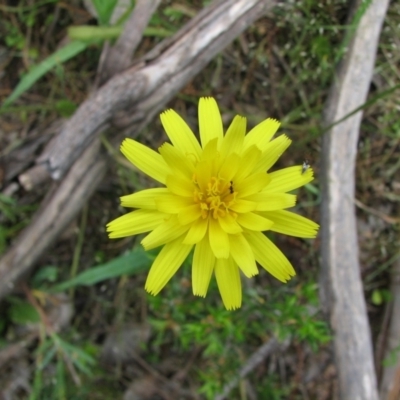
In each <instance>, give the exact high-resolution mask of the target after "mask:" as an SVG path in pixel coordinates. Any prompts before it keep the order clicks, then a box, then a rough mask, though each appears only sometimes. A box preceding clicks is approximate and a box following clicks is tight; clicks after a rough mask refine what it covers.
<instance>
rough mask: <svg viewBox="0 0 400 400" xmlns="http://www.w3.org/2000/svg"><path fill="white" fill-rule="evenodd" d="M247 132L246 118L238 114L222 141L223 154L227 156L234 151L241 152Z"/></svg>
mask: <svg viewBox="0 0 400 400" xmlns="http://www.w3.org/2000/svg"><path fill="white" fill-rule="evenodd" d="M245 134H246V118H244V117H241V116H240V115H236V116H235V118H234V119H233V121H232V123H231V125H230V126H229V128H228V130H227V131H226V133H225V136H224V139H223V141H222V145H221V150H220V151H221V156H222V157H223V158H225V157H227V156H228V155H229V154H232V153H236V154H241V153H242V149H243V142H244V136H245Z"/></svg>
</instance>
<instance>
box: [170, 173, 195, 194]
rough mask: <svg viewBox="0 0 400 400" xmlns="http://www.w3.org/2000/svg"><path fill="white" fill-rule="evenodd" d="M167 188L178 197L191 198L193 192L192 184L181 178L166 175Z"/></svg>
mask: <svg viewBox="0 0 400 400" xmlns="http://www.w3.org/2000/svg"><path fill="white" fill-rule="evenodd" d="M165 183H166V185H167V188H168V189H169V190H170V191H171V193H174V194H176V195H178V196H183V197H190V198H193V193H194V190H195V185H194V183H193V182H192V181H191V180H190V179H188V178H184V177H183V176H177V175H168V176H167V180H166V182H165Z"/></svg>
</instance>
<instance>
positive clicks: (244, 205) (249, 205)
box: [229, 199, 257, 213]
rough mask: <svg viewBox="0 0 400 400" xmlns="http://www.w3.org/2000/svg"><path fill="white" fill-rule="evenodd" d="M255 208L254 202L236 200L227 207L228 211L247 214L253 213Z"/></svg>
mask: <svg viewBox="0 0 400 400" xmlns="http://www.w3.org/2000/svg"><path fill="white" fill-rule="evenodd" d="M256 207H257V204H256V203H255V202H254V201H248V200H243V199H237V200H235V203H234V204H233V205H232V206H230V207H229V209H230V210H232V211H235V212H237V213H247V212H250V211H254V210H255V209H256Z"/></svg>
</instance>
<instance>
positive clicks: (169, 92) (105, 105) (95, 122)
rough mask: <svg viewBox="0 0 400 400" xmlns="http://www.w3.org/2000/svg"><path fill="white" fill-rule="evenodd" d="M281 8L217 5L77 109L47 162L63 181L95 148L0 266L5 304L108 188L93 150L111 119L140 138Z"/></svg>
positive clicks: (263, 0)
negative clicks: (98, 191)
mask: <svg viewBox="0 0 400 400" xmlns="http://www.w3.org/2000/svg"><path fill="white" fill-rule="evenodd" d="M275 4H277V0H252V1H245V0H240V1H238V0H229V1H225V2H223V3H221V2H218V3H217V4H212V5H211V6H209V7H207V8H205V9H204V10H203V11H202V12H201V13H200V14H199V15H198V16H196V17H195V18H194V19H193V20H191V21H190V22H189V23H188V24H187V25H186V26H185V27H184V28H183V29H182V30H181V31H180V32H178V33H177V35H175V38H176V41H172V42H171V40H169V41H167V42H166V43H164V44H161V45H159V46H157V47H156V48H155V49H154V50H153V51H152V52H151V53H150V54H148V55H147V57H145V59H146V60H147V61H142V62H141V63H140V64H138V65H136V66H134V67H132V68H130V69H129V70H127V71H125V72H124V73H122V74H120V75H117V76H116V77H114V78H112V79H110V80H109V81H108V82H107V83H106V84H105V85H104V86H103V87H101V88H100V89H99V90H98V91H97V92H95V93H94V94H93V95H92V96H91V97H90V98H89V99H88V100H87V101H86V102H84V103H83V104H82V105H81V106H80V107H79V109H78V110H77V111H76V113H75V114H74V116H73V117H72V118H71V119H70V120H69V121H68V122H67V123H66V125H65V126H64V129H63V130H62V132H61V135H60V136H59V137H58V138H57V140H56V142H55V143H54V145H52V149H53V150H50V149H49V148H48V149H47V150H46V152H45V154H44V155H43V157H42V161H43V163H44V165H47V166H48V167H49V168H50V170H51V171H52V173H53V177H62V176H63V175H64V173H65V171H66V169H67V168H68V167H69V166H70V165H71V163H73V161H74V160H75V159H77V157H78V156H79V153H81V152H82V150H84V149H85V147H86V146H88V145H89V147H88V148H87V150H86V151H85V153H83V155H81V156H80V158H79V159H78V160H77V161H75V164H74V165H73V167H72V168H71V171H70V172H68V174H67V175H66V176H65V178H64V179H63V181H62V183H61V185H60V186H59V187H58V188H54V190H53V191H52V193H49V194H48V196H47V197H46V199H45V201H44V202H43V203H42V205H41V207H40V209H39V210H38V211H37V213H36V215H35V217H34V220H33V221H32V223H31V224H30V226H29V227H28V228H26V229H25V230H24V231H23V232H22V233H21V234H20V235H19V236H18V237H17V239H16V241H15V244H14V245H13V246H12V247H11V248H10V249H9V250H8V252H7V253H6V254H5V255H4V256H3V258H2V259H0V299H1V298H3V297H4V296H5V295H6V294H7V293H9V292H10V291H11V290H12V289H13V288H14V286H15V284H16V282H18V280H19V279H20V278H21V277H22V276H23V275H24V274H25V273H27V272H28V271H29V270H30V269H31V268H32V266H33V264H34V263H35V262H36V261H37V260H38V258H39V257H40V256H41V254H43V252H44V251H45V250H46V249H48V248H49V246H50V245H51V244H52V243H53V242H54V241H55V240H56V238H57V237H58V235H59V234H60V233H61V232H62V231H63V230H64V228H65V227H66V225H67V224H68V223H69V222H70V221H71V220H72V219H73V218H74V217H75V216H76V214H77V213H78V212H79V210H80V208H81V207H82V205H83V204H84V203H85V201H86V200H87V199H88V198H89V197H90V195H91V194H92V193H93V191H94V190H95V188H96V186H97V184H98V183H99V182H100V181H101V180H102V178H103V176H104V174H105V164H106V161H107V160H106V157H104V156H102V157H98V142H97V140H95V141H94V142H93V143H94V144H92V145H90V143H91V142H92V141H93V139H94V138H95V137H96V134H98V133H99V132H100V131H101V129H104V128H105V127H107V126H108V125H110V123H111V119H112V118H113V119H114V121H116V120H117V119H118V118H119V120H120V121H119V123H120V125H123V126H128V127H129V128H128V129H126V132H125V133H128V132H129V133H130V134H131V136H134V135H135V134H137V132H139V131H140V130H141V129H142V128H143V127H145V126H146V125H147V124H148V123H149V121H151V120H152V118H153V117H154V115H155V114H156V113H158V112H159V111H160V110H161V109H162V108H163V107H164V106H165V104H166V103H167V102H168V101H169V100H170V99H171V98H172V97H173V96H174V95H175V94H176V92H177V91H179V90H180V89H181V88H182V87H183V86H184V85H185V84H186V83H187V82H188V81H189V80H190V79H192V78H193V77H194V76H195V75H196V74H197V73H198V72H199V71H200V70H201V69H202V68H203V67H204V66H205V65H206V64H207V63H208V62H209V61H210V60H211V59H212V58H213V57H214V56H215V55H216V54H217V53H218V52H220V51H222V50H223V49H224V47H226V45H227V44H229V43H230V42H231V41H232V40H233V39H234V38H235V37H236V36H238V35H239V34H240V33H241V32H242V31H243V30H244V29H246V28H247V27H248V26H249V25H251V24H252V23H253V22H254V21H255V20H256V19H257V18H259V17H261V16H262V15H264V14H265V12H266V11H267V10H269V9H271V8H272V7H273V6H274V5H275ZM161 51H162V52H161ZM160 52H161V53H160ZM117 111H119V112H117ZM117 140H120V138H117ZM74 152H77V153H76V154H74ZM67 153H68V154H69V156H67ZM86 169H87V171H86Z"/></svg>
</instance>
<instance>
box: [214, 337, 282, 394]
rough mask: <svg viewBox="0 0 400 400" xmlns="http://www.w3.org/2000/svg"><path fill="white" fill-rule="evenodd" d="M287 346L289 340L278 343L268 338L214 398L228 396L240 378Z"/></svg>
mask: <svg viewBox="0 0 400 400" xmlns="http://www.w3.org/2000/svg"><path fill="white" fill-rule="evenodd" d="M288 346H289V341H285V342H284V343H279V342H278V341H277V340H276V339H275V338H272V339H270V340H268V342H266V343H264V344H263V345H262V346H261V347H259V348H258V349H257V350H256V351H255V352H254V353H253V354H252V355H251V356H250V358H249V359H248V360H247V361H246V364H244V365H243V367H242V368H240V370H239V372H238V374H237V376H236V377H235V378H233V379H232V380H231V381H230V382H228V383H227V384H226V385H225V386H224V388H223V389H222V392H221V393H220V394H218V395H217V396H216V397H215V400H224V399H226V398H228V396H229V393H230V392H231V391H232V390H233V389H234V388H235V387H236V386H237V385H238V384H239V382H240V380H241V379H243V378H244V377H245V376H247V375H248V374H249V373H250V372H252V371H253V370H254V369H255V368H256V367H257V366H258V365H260V364H261V363H262V362H263V361H264V360H265V359H266V358H267V357H268V356H270V355H271V354H274V353H276V352H278V351H284V350H285V349H286V348H287V347H288Z"/></svg>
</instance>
